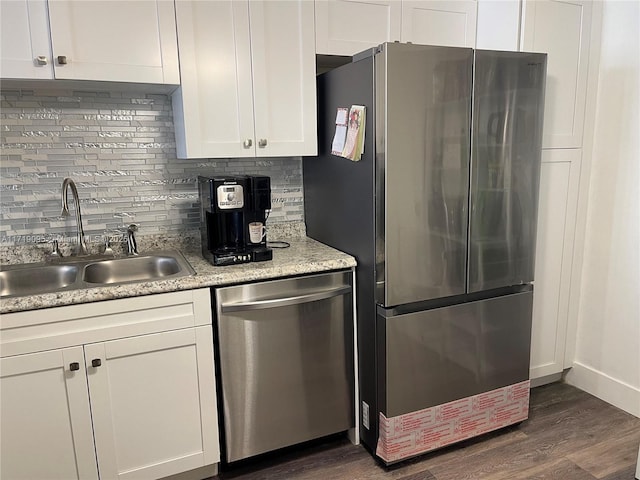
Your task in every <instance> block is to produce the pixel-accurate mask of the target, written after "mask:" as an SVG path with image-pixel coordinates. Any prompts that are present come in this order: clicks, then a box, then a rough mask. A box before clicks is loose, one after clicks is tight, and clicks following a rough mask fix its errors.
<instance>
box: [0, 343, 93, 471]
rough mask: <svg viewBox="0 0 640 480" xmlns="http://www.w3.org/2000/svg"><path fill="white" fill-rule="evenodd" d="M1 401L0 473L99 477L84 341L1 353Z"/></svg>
mask: <svg viewBox="0 0 640 480" xmlns="http://www.w3.org/2000/svg"><path fill="white" fill-rule="evenodd" d="M70 366H73V370H71V369H70ZM76 368H77V369H76ZM0 404H1V405H2V409H1V410H0V419H1V422H2V423H0V433H1V439H0V442H1V443H0V447H1V455H0V456H1V457H2V462H0V478H3V479H4V478H6V479H12V480H18V479H24V480H33V479H44V478H46V479H60V480H62V479H68V480H71V479H96V480H97V478H98V470H97V465H96V454H95V450H94V446H93V432H92V430H91V412H90V408H89V395H88V393H87V377H86V375H85V364H84V355H83V351H82V347H72V348H65V349H59V350H51V351H47V352H39V353H33V354H27V355H17V356H15V357H8V358H2V359H0Z"/></svg>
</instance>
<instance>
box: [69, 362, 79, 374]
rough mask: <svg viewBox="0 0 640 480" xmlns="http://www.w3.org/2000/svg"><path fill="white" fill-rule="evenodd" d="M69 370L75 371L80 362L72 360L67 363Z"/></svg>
mask: <svg viewBox="0 0 640 480" xmlns="http://www.w3.org/2000/svg"><path fill="white" fill-rule="evenodd" d="M69 370H71V371H72V372H75V371H76V370H80V364H79V363H78V362H72V363H70V364H69Z"/></svg>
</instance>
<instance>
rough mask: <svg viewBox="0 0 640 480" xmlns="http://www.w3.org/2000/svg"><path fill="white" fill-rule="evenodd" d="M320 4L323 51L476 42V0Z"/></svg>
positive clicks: (334, 0) (324, 0)
mask: <svg viewBox="0 0 640 480" xmlns="http://www.w3.org/2000/svg"><path fill="white" fill-rule="evenodd" d="M315 6H316V53H318V54H321V55H354V54H356V53H358V52H361V51H363V50H366V49H367V48H370V47H375V46H377V45H380V44H381V43H384V42H396V41H401V42H405V43H409V42H410V43H418V44H422V45H445V46H455V47H473V46H475V40H476V13H477V2H476V0H316V2H315ZM516 20H517V19H516Z"/></svg>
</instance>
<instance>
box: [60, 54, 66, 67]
mask: <svg viewBox="0 0 640 480" xmlns="http://www.w3.org/2000/svg"><path fill="white" fill-rule="evenodd" d="M66 64H67V56H66V55H58V65H66Z"/></svg>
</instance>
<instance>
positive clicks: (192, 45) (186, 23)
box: [173, 1, 255, 158]
mask: <svg viewBox="0 0 640 480" xmlns="http://www.w3.org/2000/svg"><path fill="white" fill-rule="evenodd" d="M176 23H177V27H178V40H179V45H180V69H181V77H182V78H181V80H182V81H181V86H180V88H179V89H178V90H177V91H176V92H175V93H174V95H173V115H174V122H175V129H176V150H177V153H178V157H179V158H207V157H222V158H225V157H227V158H228V157H234V158H235V157H253V156H255V143H254V138H255V135H254V125H253V85H252V83H251V45H250V40H249V10H248V6H247V3H246V2H240V1H236V2H228V1H227V2H202V1H180V2H176Z"/></svg>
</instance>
